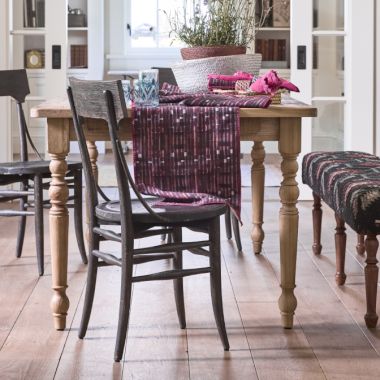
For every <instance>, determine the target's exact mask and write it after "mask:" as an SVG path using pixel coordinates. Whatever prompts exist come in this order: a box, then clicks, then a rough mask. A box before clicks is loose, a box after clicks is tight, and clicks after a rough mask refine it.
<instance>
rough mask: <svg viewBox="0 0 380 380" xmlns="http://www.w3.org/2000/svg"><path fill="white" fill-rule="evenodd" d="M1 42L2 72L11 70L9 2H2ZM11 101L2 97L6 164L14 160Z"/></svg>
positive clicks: (0, 157) (0, 151)
mask: <svg viewBox="0 0 380 380" xmlns="http://www.w3.org/2000/svg"><path fill="white" fill-rule="evenodd" d="M0 41H1V46H2V51H1V54H0V70H7V69H8V68H9V49H10V46H9V1H7V0H1V2H0ZM10 103H11V102H10V100H9V98H8V97H0V115H3V116H2V120H1V124H2V126H3V127H2V128H3V129H2V133H1V134H2V136H1V137H2V138H1V139H0V161H1V162H6V161H11V159H12V139H11V136H12V127H11V117H10Z"/></svg>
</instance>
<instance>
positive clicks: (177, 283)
mask: <svg viewBox="0 0 380 380" xmlns="http://www.w3.org/2000/svg"><path fill="white" fill-rule="evenodd" d="M173 238H174V243H180V242H181V241H182V230H181V228H176V229H175V230H174V232H173ZM182 264H183V260H182V251H177V252H175V253H174V260H173V266H174V269H179V270H181V269H183V265H182ZM173 285H174V297H175V305H176V308H177V315H178V321H179V325H180V327H181V329H184V328H186V314H185V302H184V298H183V278H177V279H175V280H173Z"/></svg>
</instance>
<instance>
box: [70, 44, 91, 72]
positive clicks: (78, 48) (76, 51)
mask: <svg viewBox="0 0 380 380" xmlns="http://www.w3.org/2000/svg"><path fill="white" fill-rule="evenodd" d="M87 67H88V64H87V45H71V46H70V68H83V69H84V68H87Z"/></svg>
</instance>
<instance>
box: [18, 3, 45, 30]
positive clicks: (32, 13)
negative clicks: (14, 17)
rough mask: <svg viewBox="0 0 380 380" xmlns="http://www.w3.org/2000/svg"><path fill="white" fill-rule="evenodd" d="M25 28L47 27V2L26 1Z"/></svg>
mask: <svg viewBox="0 0 380 380" xmlns="http://www.w3.org/2000/svg"><path fill="white" fill-rule="evenodd" d="M23 6H24V28H44V27H45V0H24V1H23Z"/></svg>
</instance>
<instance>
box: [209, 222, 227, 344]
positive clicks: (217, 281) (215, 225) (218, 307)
mask: <svg viewBox="0 0 380 380" xmlns="http://www.w3.org/2000/svg"><path fill="white" fill-rule="evenodd" d="M209 236H210V237H209V239H210V241H211V244H210V267H211V273H210V285H211V299H212V308H213V310H214V317H215V322H216V326H217V328H218V332H219V336H220V339H221V341H222V343H223V347H224V350H225V351H228V350H229V349H230V344H229V342H228V337H227V332H226V325H225V322H224V313H223V298H222V280H221V265H220V221H219V218H216V219H214V221H213V222H212V223H211V226H210V231H209Z"/></svg>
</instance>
